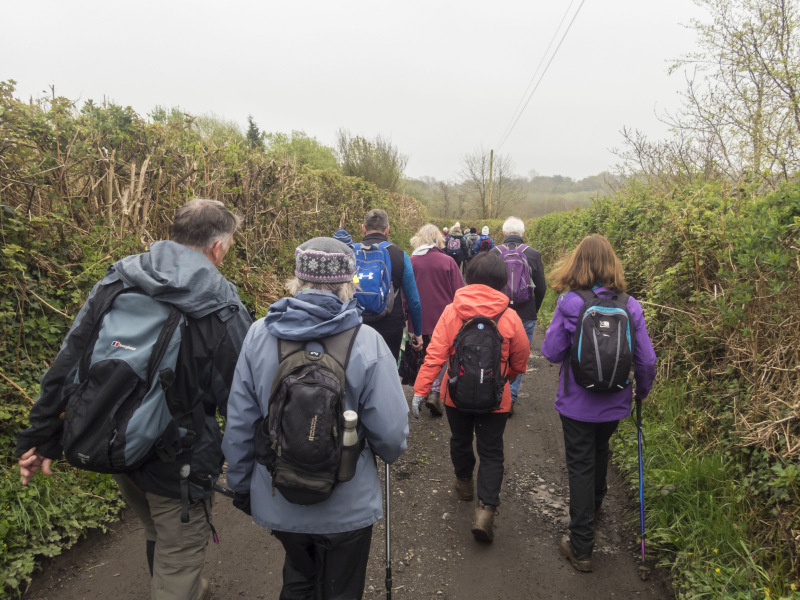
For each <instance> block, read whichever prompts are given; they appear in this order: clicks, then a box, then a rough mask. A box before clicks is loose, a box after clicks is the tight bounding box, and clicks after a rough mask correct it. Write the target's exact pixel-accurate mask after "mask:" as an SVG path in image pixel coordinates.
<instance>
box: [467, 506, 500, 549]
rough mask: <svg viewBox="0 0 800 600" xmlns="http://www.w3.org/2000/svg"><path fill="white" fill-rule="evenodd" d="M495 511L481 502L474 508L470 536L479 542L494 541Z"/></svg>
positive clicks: (492, 507)
mask: <svg viewBox="0 0 800 600" xmlns="http://www.w3.org/2000/svg"><path fill="white" fill-rule="evenodd" d="M496 510H497V509H496V508H495V507H494V506H489V505H488V504H484V503H483V502H481V503H479V505H478V507H477V508H475V516H474V517H473V518H472V535H473V536H474V537H475V539H476V540H478V541H479V542H491V541H492V540H493V539H494V513H495V511H496Z"/></svg>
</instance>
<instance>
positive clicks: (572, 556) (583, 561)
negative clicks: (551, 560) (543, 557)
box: [558, 535, 594, 573]
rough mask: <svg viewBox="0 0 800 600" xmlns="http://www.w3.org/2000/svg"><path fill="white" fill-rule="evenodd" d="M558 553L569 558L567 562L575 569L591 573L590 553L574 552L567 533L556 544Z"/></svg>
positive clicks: (592, 568) (592, 567) (592, 566)
mask: <svg viewBox="0 0 800 600" xmlns="http://www.w3.org/2000/svg"><path fill="white" fill-rule="evenodd" d="M558 553H559V554H560V555H561V556H563V557H564V558H566V559H569V562H571V563H572V566H573V567H575V570H576V571H581V572H583V573H591V572H592V571H594V565H592V555H591V554H578V553H577V552H575V548H573V547H572V542H571V541H570V540H569V536H568V535H565V536H564V538H563V539H562V540H561V543H560V544H559V545H558Z"/></svg>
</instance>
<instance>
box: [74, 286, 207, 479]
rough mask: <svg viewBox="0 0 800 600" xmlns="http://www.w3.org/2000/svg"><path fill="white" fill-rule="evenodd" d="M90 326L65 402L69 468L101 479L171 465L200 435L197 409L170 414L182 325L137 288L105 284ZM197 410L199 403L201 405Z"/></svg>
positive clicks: (200, 419)
mask: <svg viewBox="0 0 800 600" xmlns="http://www.w3.org/2000/svg"><path fill="white" fill-rule="evenodd" d="M94 302H95V303H97V304H96V306H97V309H96V310H93V311H91V313H90V314H92V315H94V319H95V322H94V323H93V324H90V325H91V326H90V327H88V328H86V329H85V331H87V332H89V337H88V339H87V340H85V344H84V351H83V353H82V355H81V357H80V360H79V364H78V365H77V372H76V374H75V377H74V380H73V382H72V383H71V384H70V385H68V386H65V396H66V398H67V401H66V408H65V411H64V415H62V417H63V419H64V432H63V435H62V438H61V442H62V445H63V447H64V455H65V457H66V459H67V461H68V462H69V463H70V464H71V465H74V466H76V467H78V468H81V469H85V470H88V471H97V472H100V473H126V472H129V471H133V470H135V469H136V468H138V467H139V466H141V465H142V464H143V463H144V462H146V461H147V460H148V459H149V458H151V457H152V456H153V455H155V454H158V455H159V456H160V457H161V458H163V459H165V460H169V459H170V458H172V459H173V460H174V457H175V455H176V453H177V452H178V450H179V449H180V447H181V446H183V447H185V446H187V445H189V444H190V443H191V441H192V440H193V439H194V437H195V435H198V436H199V433H200V430H201V428H202V422H203V412H202V406H199V407H195V408H196V410H191V411H189V412H188V413H184V414H180V415H177V414H176V415H173V414H172V411H171V409H170V402H168V395H169V396H171V395H172V391H173V390H172V389H171V388H172V387H173V384H174V383H175V379H176V378H175V370H176V364H177V362H178V360H179V350H180V347H181V340H182V337H183V329H184V327H185V322H186V318H185V316H184V315H183V313H181V311H179V310H178V309H177V308H175V307H174V306H172V305H170V304H166V303H164V302H160V301H158V300H155V299H153V298H151V297H150V296H148V295H146V294H145V293H143V292H142V291H141V290H139V289H138V288H124V287H123V286H122V285H110V286H106V288H104V289H102V290H101V291H100V292H99V293H98V295H97V297H95V298H94ZM198 404H201V403H198Z"/></svg>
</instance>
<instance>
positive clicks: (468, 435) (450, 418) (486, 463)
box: [445, 406, 508, 506]
mask: <svg viewBox="0 0 800 600" xmlns="http://www.w3.org/2000/svg"><path fill="white" fill-rule="evenodd" d="M445 410H447V422H448V423H449V424H450V459H451V460H452V461H453V470H454V471H455V474H456V477H458V478H459V479H467V478H471V477H472V473H473V471H474V470H475V453H474V452H473V451H472V436H473V432H474V435H475V439H476V442H477V443H476V446H477V448H478V458H480V463H479V464H478V478H477V492H478V500H480V501H481V502H483V503H484V504H486V505H488V506H500V486H501V485H502V484H503V472H504V466H503V460H504V456H503V432H505V430H506V423H508V413H505V412H503V413H487V414H481V415H476V414H472V413H465V412H462V411H460V410H458V409H457V408H453V407H452V406H445Z"/></svg>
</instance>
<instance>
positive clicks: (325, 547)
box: [272, 525, 372, 600]
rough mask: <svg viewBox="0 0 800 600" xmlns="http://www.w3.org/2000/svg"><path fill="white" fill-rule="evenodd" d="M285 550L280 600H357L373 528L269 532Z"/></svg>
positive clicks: (360, 592) (361, 587) (359, 594)
mask: <svg viewBox="0 0 800 600" xmlns="http://www.w3.org/2000/svg"><path fill="white" fill-rule="evenodd" d="M272 535H274V536H275V537H276V538H278V540H279V541H280V542H281V544H283V549H284V550H286V558H285V559H284V562H283V588H282V589H281V595H280V600H358V599H359V598H361V597H362V596H363V595H364V584H365V582H366V578H367V561H368V560H369V547H370V544H371V543H372V525H369V526H367V527H364V528H362V529H356V530H355V531H346V532H344V533H329V534H322V533H290V532H286V531H274V530H273V531H272Z"/></svg>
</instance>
